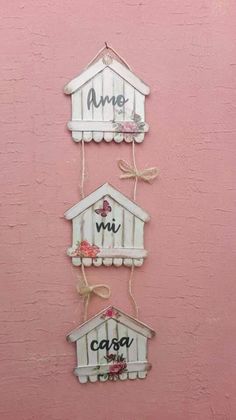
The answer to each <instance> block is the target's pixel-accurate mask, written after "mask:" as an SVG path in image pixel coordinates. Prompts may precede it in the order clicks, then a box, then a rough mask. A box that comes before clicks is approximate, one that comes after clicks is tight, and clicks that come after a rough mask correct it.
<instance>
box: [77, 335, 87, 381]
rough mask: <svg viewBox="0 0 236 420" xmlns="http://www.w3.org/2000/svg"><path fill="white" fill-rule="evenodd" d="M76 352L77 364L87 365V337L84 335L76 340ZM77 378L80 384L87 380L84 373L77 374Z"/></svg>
mask: <svg viewBox="0 0 236 420" xmlns="http://www.w3.org/2000/svg"><path fill="white" fill-rule="evenodd" d="M76 353H77V364H78V366H87V365H88V353H87V339H86V336H84V337H82V338H81V339H80V340H78V341H77V342H76ZM78 379H79V381H80V383H81V384H84V383H86V382H87V381H88V377H87V376H86V375H83V376H80V375H79V376H78Z"/></svg>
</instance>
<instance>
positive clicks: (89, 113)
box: [73, 81, 93, 142]
mask: <svg viewBox="0 0 236 420" xmlns="http://www.w3.org/2000/svg"><path fill="white" fill-rule="evenodd" d="M92 87H93V85H92V81H90V82H88V83H86V84H85V85H84V86H83V89H82V118H83V121H78V122H75V124H76V123H77V124H83V122H84V123H85V125H86V123H87V122H88V121H91V120H92V119H93V109H92V107H91V108H90V109H88V107H87V96H88V92H89V90H90V89H91V88H92ZM90 130H92V128H90V127H89V124H88V123H87V128H84V129H83V130H82V131H83V140H84V141H85V142H87V141H91V140H92V138H93V135H92V131H90ZM73 131H78V130H77V129H76V128H75V130H73ZM79 131H81V130H79Z"/></svg>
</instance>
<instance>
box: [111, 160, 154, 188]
mask: <svg viewBox="0 0 236 420" xmlns="http://www.w3.org/2000/svg"><path fill="white" fill-rule="evenodd" d="M118 166H119V168H120V170H121V171H122V172H124V173H123V174H122V175H121V176H120V178H121V179H129V178H136V179H141V180H142V181H145V182H149V183H150V182H152V181H153V180H154V179H155V178H156V177H157V176H158V175H159V170H158V168H156V167H153V168H146V169H143V170H138V169H137V168H136V167H135V166H132V165H130V164H129V163H128V162H126V161H125V160H123V159H121V160H118Z"/></svg>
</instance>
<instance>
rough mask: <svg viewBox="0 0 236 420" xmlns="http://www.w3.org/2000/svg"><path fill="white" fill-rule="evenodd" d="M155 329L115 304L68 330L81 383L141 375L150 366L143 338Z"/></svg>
mask: <svg viewBox="0 0 236 420" xmlns="http://www.w3.org/2000/svg"><path fill="white" fill-rule="evenodd" d="M154 335H155V332H154V331H153V330H152V329H150V328H149V327H148V326H147V325H145V324H143V323H142V322H140V321H138V320H137V319H135V318H132V317H131V316H129V315H127V314H125V313H124V312H122V311H120V310H119V309H117V308H115V307H112V306H110V307H108V308H106V309H105V310H103V311H101V312H100V313H98V314H97V315H95V316H94V317H93V318H91V319H90V320H88V321H86V322H85V323H84V324H82V325H81V326H80V327H78V328H76V329H75V330H73V331H71V333H69V334H68V336H67V340H68V341H69V342H75V343H76V354H77V367H76V368H75V370H74V373H75V375H76V376H78V379H79V381H80V382H81V383H86V382H88V380H89V381H90V382H96V381H97V380H100V381H102V382H103V381H106V380H107V379H111V380H115V379H121V380H124V379H136V378H140V379H143V378H145V377H146V376H147V372H148V370H149V369H150V368H151V365H150V363H148V360H147V341H148V339H149V338H152V337H153V336H154Z"/></svg>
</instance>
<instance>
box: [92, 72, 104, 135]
mask: <svg viewBox="0 0 236 420" xmlns="http://www.w3.org/2000/svg"><path fill="white" fill-rule="evenodd" d="M93 88H94V89H95V91H96V94H97V96H98V97H100V96H102V94H103V93H102V90H103V75H102V73H98V74H97V76H96V77H95V78H94V79H93ZM93 120H94V121H103V108H102V107H98V108H96V107H95V106H93ZM93 139H94V141H95V142H96V143H99V142H100V141H102V139H103V131H93Z"/></svg>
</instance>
